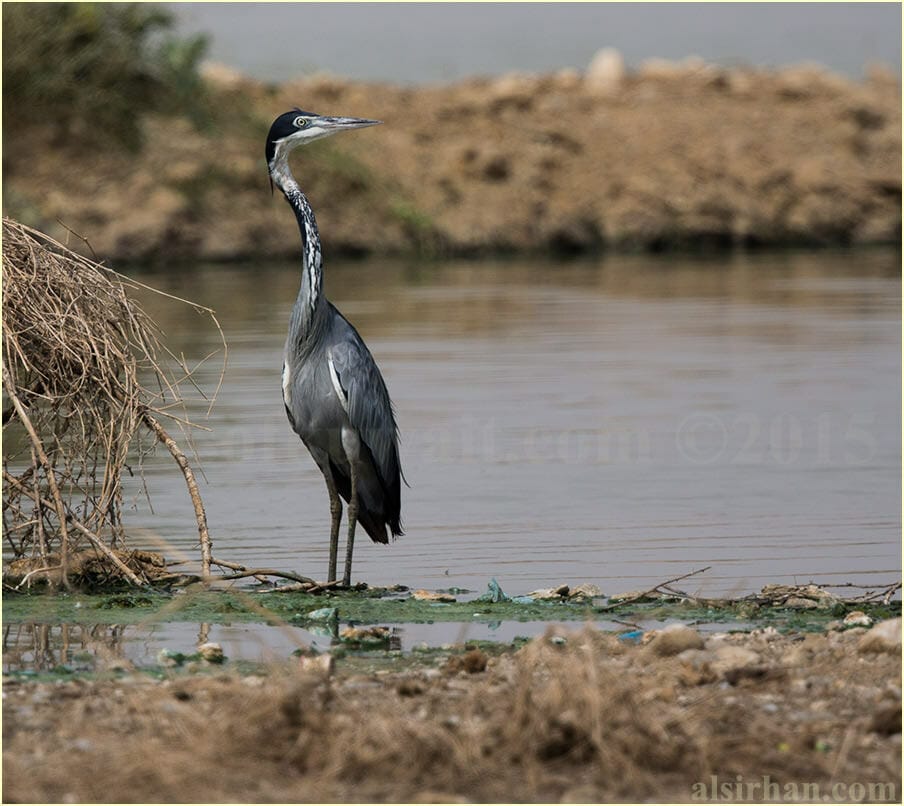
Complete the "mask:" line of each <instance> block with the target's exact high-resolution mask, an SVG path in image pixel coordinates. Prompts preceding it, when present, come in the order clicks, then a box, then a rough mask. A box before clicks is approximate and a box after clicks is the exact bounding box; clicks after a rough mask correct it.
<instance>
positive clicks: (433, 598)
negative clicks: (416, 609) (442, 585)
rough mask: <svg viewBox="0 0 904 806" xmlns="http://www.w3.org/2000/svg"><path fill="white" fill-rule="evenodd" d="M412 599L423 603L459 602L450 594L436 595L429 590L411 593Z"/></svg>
mask: <svg viewBox="0 0 904 806" xmlns="http://www.w3.org/2000/svg"><path fill="white" fill-rule="evenodd" d="M411 598H412V599H417V600H418V601H421V602H455V601H458V600H457V599H456V598H455V597H454V596H450V595H449V594H448V593H434V592H433V591H428V590H416V591H412V592H411Z"/></svg>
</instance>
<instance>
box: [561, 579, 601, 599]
mask: <svg viewBox="0 0 904 806" xmlns="http://www.w3.org/2000/svg"><path fill="white" fill-rule="evenodd" d="M602 595H603V591H602V589H600V588H598V587H597V586H596V585H591V584H590V583H589V582H582V583H581V584H580V585H576V586H575V587H573V588H571V590H569V591H568V598H569V599H595V598H596V597H598V596H602Z"/></svg>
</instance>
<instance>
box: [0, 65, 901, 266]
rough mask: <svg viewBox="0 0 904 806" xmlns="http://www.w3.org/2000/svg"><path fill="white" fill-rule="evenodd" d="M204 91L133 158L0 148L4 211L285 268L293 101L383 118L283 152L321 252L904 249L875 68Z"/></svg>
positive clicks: (112, 255)
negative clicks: (269, 167) (267, 156)
mask: <svg viewBox="0 0 904 806" xmlns="http://www.w3.org/2000/svg"><path fill="white" fill-rule="evenodd" d="M616 67H617V65H616ZM206 81H207V86H208V88H209V92H210V95H211V98H212V101H213V103H212V108H213V112H212V113H211V117H210V120H209V121H208V125H207V127H206V128H203V129H202V130H200V131H199V130H196V129H195V128H193V127H192V125H190V124H189V123H188V122H187V121H185V120H181V119H173V118H157V119H151V120H149V121H148V122H147V124H146V127H145V128H146V143H145V147H144V149H143V150H142V151H141V153H140V154H137V155H133V154H126V153H116V152H115V151H111V150H109V149H104V150H99V149H93V148H92V147H91V146H90V145H84V144H83V145H81V146H78V147H76V146H75V145H73V144H67V143H61V142H57V141H55V140H54V129H53V121H48V123H47V126H46V128H37V129H33V130H29V131H27V132H24V133H21V134H20V135H19V136H17V137H15V138H13V137H9V138H6V140H5V142H4V205H5V211H6V213H7V214H10V215H13V216H14V217H17V218H19V219H20V220H22V221H23V222H25V223H29V224H32V225H35V226H37V227H38V228H40V229H43V230H44V231H47V232H48V233H49V234H51V235H53V236H55V237H59V238H61V239H65V238H68V239H69V241H70V242H71V243H73V244H74V245H76V246H78V247H79V248H80V249H81V251H85V252H87V251H89V250H88V247H87V246H86V245H85V244H83V243H81V242H80V241H79V240H78V238H75V237H74V236H70V235H69V234H68V233H67V232H66V230H65V229H64V228H63V227H62V226H61V225H60V224H59V223H58V221H57V219H59V220H60V221H62V222H65V224H66V225H67V226H68V227H70V228H71V229H72V230H74V231H75V232H77V233H79V234H80V235H82V236H84V237H86V238H87V239H88V241H89V242H90V245H91V248H92V249H93V250H94V252H95V253H96V254H97V255H98V256H99V257H103V258H107V259H113V260H116V261H121V262H124V261H130V260H149V261H155V260H168V261H172V260H192V261H195V260H257V259H261V258H295V257H296V256H297V254H298V249H299V245H298V233H297V231H296V228H295V222H294V221H293V219H292V216H291V214H290V213H289V211H288V210H287V209H285V205H284V203H283V201H282V200H281V199H280V198H279V197H278V195H279V194H277V197H276V198H273V199H271V198H270V194H269V192H268V184H267V176H266V168H265V165H264V160H263V143H264V138H265V135H266V132H267V129H268V127H269V124H270V122H271V121H272V119H273V118H274V117H275V116H276V115H277V114H279V113H281V112H283V111H285V110H286V109H289V108H291V107H293V106H295V105H299V106H301V107H302V108H304V109H312V110H315V111H318V112H321V113H324V114H349V115H356V116H361V117H371V118H373V117H377V118H380V119H382V120H383V121H384V122H385V125H384V126H381V127H379V128H376V129H369V130H368V131H366V132H358V133H355V134H354V135H345V136H343V137H341V138H340V137H337V138H333V139H330V140H325V141H320V142H317V143H314V144H313V145H311V146H309V147H308V148H306V149H305V150H304V151H303V152H302V153H300V154H298V155H297V156H296V157H294V158H293V160H294V165H295V171H296V174H297V175H298V177H299V178H300V181H301V184H302V186H303V187H304V188H305V190H306V191H307V193H308V195H309V197H310V199H311V202H312V204H313V207H314V209H315V210H316V212H317V215H318V220H319V223H320V230H321V234H322V238H323V241H324V248H325V251H326V254H327V257H328V258H329V256H331V255H334V256H335V255H339V254H343V253H344V254H354V255H364V254H381V253H405V252H420V253H422V254H424V253H429V254H437V255H444V254H480V253H491V252H502V251H511V252H543V251H550V250H553V251H559V252H563V251H564V252H582V251H590V250H600V249H606V248H613V249H655V250H659V249H668V248H675V247H681V248H700V247H712V246H715V247H722V246H730V245H763V244H769V245H772V244H802V243H806V244H853V243H857V244H860V243H875V242H893V243H898V242H900V237H901V88H900V82H899V80H898V79H897V77H896V76H894V75H893V74H891V73H889V72H887V71H884V70H882V69H878V68H877V69H874V70H873V71H872V72H871V73H870V75H869V77H868V79H867V80H866V81H864V82H862V83H856V82H851V81H848V80H846V79H843V78H841V77H840V76H837V75H834V74H832V73H829V72H827V71H825V70H823V69H821V68H818V67H799V68H789V69H785V70H781V71H774V72H773V71H765V70H754V69H748V68H735V69H722V68H716V67H713V66H711V65H706V64H703V63H700V62H695V61H688V62H683V63H677V64H672V63H666V62H656V63H652V64H649V65H647V66H646V67H644V68H643V69H641V70H639V71H637V72H634V73H627V74H622V73H620V72H618V70H616V71H615V74H614V75H609V76H603V77H602V78H601V77H600V76H598V75H594V74H593V73H591V72H589V71H588V73H586V74H581V73H578V72H576V71H562V72H559V73H555V74H549V75H520V74H518V75H514V74H513V75H508V76H503V77H501V78H498V79H480V78H475V79H470V80H466V81H462V82H460V83H457V84H452V85H432V86H421V87H399V86H392V85H386V84H365V83H360V82H353V81H346V80H343V79H340V78H336V77H331V76H322V75H314V76H310V77H308V78H306V79H304V80H300V81H295V82H292V83H287V84H283V85H280V86H273V85H265V84H261V83H258V82H255V81H252V80H250V79H247V78H244V77H242V76H239V75H236V74H235V73H233V72H231V71H229V70H227V69H225V68H217V67H211V68H209V69H208V70H207V73H206Z"/></svg>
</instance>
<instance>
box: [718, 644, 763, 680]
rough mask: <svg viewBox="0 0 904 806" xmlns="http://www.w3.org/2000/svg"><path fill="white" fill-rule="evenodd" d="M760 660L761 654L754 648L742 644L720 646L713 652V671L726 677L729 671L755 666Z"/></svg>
mask: <svg viewBox="0 0 904 806" xmlns="http://www.w3.org/2000/svg"><path fill="white" fill-rule="evenodd" d="M759 661H760V656H759V655H758V654H757V653H756V652H754V651H753V650H752V649H745V648H744V647H740V646H731V645H726V646H720V647H719V648H718V649H716V650H715V652H714V653H713V660H712V667H713V671H715V672H717V673H718V674H719V675H720V676H722V677H724V676H725V675H726V674H727V673H729V672H733V671H735V670H737V669H742V668H745V667H748V666H754V665H756V664H758V663H759Z"/></svg>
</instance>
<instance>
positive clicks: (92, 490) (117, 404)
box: [3, 218, 215, 583]
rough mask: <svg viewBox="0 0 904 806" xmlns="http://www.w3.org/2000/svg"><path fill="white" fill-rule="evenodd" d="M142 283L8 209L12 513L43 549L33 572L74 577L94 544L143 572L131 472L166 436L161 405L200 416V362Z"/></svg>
mask: <svg viewBox="0 0 904 806" xmlns="http://www.w3.org/2000/svg"><path fill="white" fill-rule="evenodd" d="M136 285H137V284H136V283H134V282H132V281H130V280H128V279H127V278H125V277H123V276H121V275H119V274H117V273H116V272H114V271H112V270H110V269H108V268H106V267H104V266H101V265H99V264H97V263H95V262H93V261H91V260H88V259H87V258H84V257H81V256H79V255H76V254H75V253H73V252H71V251H70V250H68V249H67V248H66V247H64V246H63V245H61V244H59V243H57V242H55V241H53V240H51V239H49V238H48V237H47V236H45V235H43V234H42V233H40V232H37V231H36V230H32V229H30V228H28V227H25V226H23V225H21V224H18V223H16V222H14V221H12V220H10V219H8V218H4V219H3V385H4V412H3V424H4V454H3V521H4V523H3V525H4V535H5V538H6V541H7V545H8V546H9V548H10V550H11V551H12V554H13V556H14V557H15V558H16V559H18V560H26V559H30V560H32V562H31V564H30V573H31V576H30V577H29V578H28V579H27V580H26V581H29V582H30V581H33V580H36V579H38V578H41V579H44V580H45V581H46V580H51V581H52V580H56V581H60V582H63V583H67V582H68V574H69V570H70V568H69V566H70V558H72V557H74V556H76V555H77V554H79V553H81V552H83V551H85V550H90V551H91V552H92V553H94V554H98V555H100V556H102V557H103V559H104V562H105V564H106V567H107V568H108V571H109V573H111V574H116V575H118V576H120V577H125V578H127V579H129V580H130V581H131V582H133V583H140V582H141V581H143V578H142V573H141V571H140V570H138V571H137V573H136V569H138V568H139V566H133V568H130V567H129V566H128V564H127V563H126V562H124V561H123V559H122V557H121V556H120V553H119V552H121V551H122V550H123V549H124V548H125V528H124V525H123V522H122V508H123V501H122V485H121V478H122V473H123V472H124V471H127V472H132V468H131V467H129V466H127V462H128V460H129V457H130V451H133V450H134V451H135V457H136V462H137V469H138V472H140V465H141V458H142V456H143V455H144V454H145V453H146V452H147V451H148V450H150V449H151V447H152V445H153V443H154V441H155V439H158V438H162V437H161V434H160V433H159V430H158V429H156V428H155V427H154V425H155V423H156V424H158V425H159V423H158V420H157V419H156V418H155V416H154V415H156V417H161V416H166V417H168V418H170V420H171V421H175V422H178V423H179V424H180V426H188V425H190V423H189V422H188V420H187V418H186V416H185V407H184V399H183V395H182V393H181V391H180V384H185V382H186V381H190V378H191V371H190V370H189V369H188V368H187V367H186V366H185V364H184V361H181V360H180V359H179V358H178V357H177V356H174V355H172V354H171V353H170V352H169V351H168V350H167V349H166V347H165V346H164V345H163V344H162V342H161V340H160V338H159V336H158V331H157V328H156V326H155V324H154V323H153V322H152V321H151V320H150V318H149V317H148V316H147V315H146V314H145V313H144V312H143V311H142V310H141V309H140V308H139V307H138V306H137V304H136V303H135V302H133V301H132V299H130V297H129V291H130V289H132V288H134V287H135V286H136ZM194 307H195V308H196V309H197V310H198V311H199V312H201V313H205V314H207V315H210V316H211V317H212V315H213V314H212V312H211V311H209V310H208V309H205V308H201V307H200V306H194ZM214 322H215V320H214ZM8 426H9V427H8Z"/></svg>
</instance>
